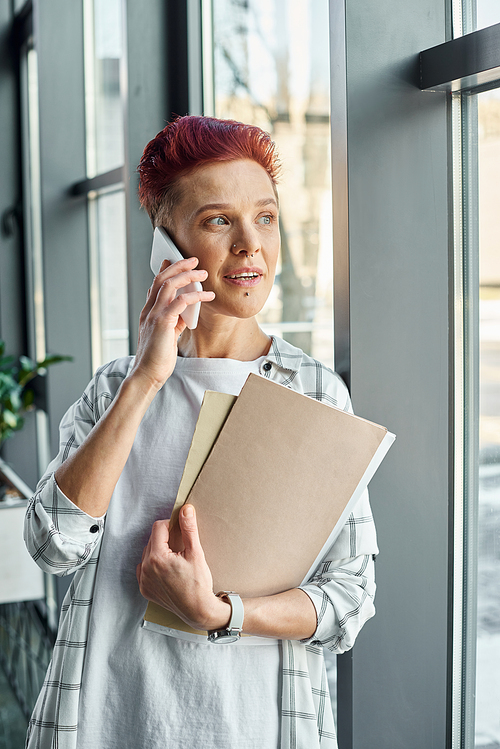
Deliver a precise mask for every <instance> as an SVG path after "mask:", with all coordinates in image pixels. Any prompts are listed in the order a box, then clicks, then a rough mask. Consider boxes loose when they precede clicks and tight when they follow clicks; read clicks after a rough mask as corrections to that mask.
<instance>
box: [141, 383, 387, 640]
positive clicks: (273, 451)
mask: <svg viewBox="0 0 500 749" xmlns="http://www.w3.org/2000/svg"><path fill="white" fill-rule="evenodd" d="M394 439H395V436H394V435H393V434H391V433H390V432H388V431H387V429H385V427H382V426H379V425H378V424H374V423H372V422H370V421H366V420H365V419H362V418H360V417H358V416H353V415H352V414H349V413H346V412H345V411H342V410H340V409H338V408H334V407H331V406H328V405H326V404H324V403H320V402H319V401H316V400H314V399H312V398H309V397H307V396H305V395H302V394H300V393H296V392H295V391H293V390H291V389H289V388H286V387H283V386H282V385H278V384H276V383H274V382H272V381H270V380H267V379H265V378H263V377H260V376H259V375H255V374H250V375H249V377H248V379H247V381H246V383H245V385H244V386H243V388H242V390H241V393H240V395H239V396H238V397H236V396H231V395H227V394H224V393H214V392H209V391H207V392H206V394H205V398H204V401H203V404H202V407H201V410H200V415H199V418H198V422H197V425H196V430H195V433H194V437H193V441H192V444H191V449H190V452H189V455H188V459H187V461H186V466H185V469H184V474H183V477H182V480H181V483H180V486H179V493H178V496H177V501H176V503H175V506H174V510H173V513H172V518H171V528H174V527H175V526H176V524H177V522H178V512H179V509H180V507H181V506H182V504H184V502H185V501H186V500H187V499H188V500H189V502H190V503H192V504H193V505H194V506H195V508H196V514H197V519H198V526H199V532H200V540H201V544H202V546H203V549H204V551H205V556H206V559H207V562H208V565H209V567H210V570H211V572H212V575H213V579H214V592H217V591H219V590H235V591H237V592H238V593H239V594H240V595H241V596H242V597H253V596H266V595H272V594H274V593H279V592H282V591H285V590H289V589H290V588H294V587H297V586H298V585H301V584H302V583H303V582H304V581H305V580H307V578H308V577H309V576H310V575H311V574H312V572H313V571H314V569H315V568H316V567H317V565H318V564H319V562H320V561H321V558H322V557H323V555H324V554H325V553H326V551H327V550H328V549H329V548H330V546H331V545H332V544H333V542H334V541H335V539H336V537H337V536H338V534H339V533H340V531H341V529H342V527H343V525H344V523H345V521H346V520H347V517H348V515H349V513H350V512H351V510H352V507H353V506H354V504H355V502H356V501H357V500H358V499H359V497H360V496H361V494H362V492H363V491H364V490H365V489H366V487H367V485H368V482H369V481H370V479H371V478H372V476H373V474H374V473H375V471H376V470H377V468H378V466H379V465H380V463H381V461H382V459H383V458H384V456H385V454H386V453H387V451H388V449H389V447H390V446H391V444H392V443H393V441H394ZM144 626H145V627H146V628H148V629H153V630H155V631H159V632H162V633H163V634H168V635H173V636H177V637H181V638H185V639H200V640H201V639H204V640H205V641H206V633H202V632H197V631H196V630H193V629H191V628H190V627H189V626H188V625H186V624H185V623H184V622H182V621H181V620H180V619H178V618H177V617H176V616H175V615H173V614H171V613H170V612H168V611H166V610H165V609H163V608H162V607H161V606H158V605H156V604H153V603H149V604H148V607H147V610H146V614H145V617H144ZM249 639H250V638H249ZM251 639H257V638H251Z"/></svg>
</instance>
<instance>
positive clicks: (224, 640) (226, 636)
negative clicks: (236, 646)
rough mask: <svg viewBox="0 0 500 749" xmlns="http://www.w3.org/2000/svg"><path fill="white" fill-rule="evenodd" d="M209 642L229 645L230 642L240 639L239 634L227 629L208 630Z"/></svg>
mask: <svg viewBox="0 0 500 749" xmlns="http://www.w3.org/2000/svg"><path fill="white" fill-rule="evenodd" d="M208 639H209V640H210V642H217V643H219V644H220V645H229V644H230V643H231V642H236V641H237V640H239V639H240V637H239V635H233V634H231V632H229V631H228V630H224V629H223V630H219V631H217V632H210V634H209V635H208Z"/></svg>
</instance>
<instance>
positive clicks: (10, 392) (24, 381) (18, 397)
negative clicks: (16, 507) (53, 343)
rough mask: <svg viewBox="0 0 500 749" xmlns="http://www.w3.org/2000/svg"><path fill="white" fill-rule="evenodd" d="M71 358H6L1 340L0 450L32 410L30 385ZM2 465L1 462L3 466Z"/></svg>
mask: <svg viewBox="0 0 500 749" xmlns="http://www.w3.org/2000/svg"><path fill="white" fill-rule="evenodd" d="M71 360H72V357H71V356H60V355H58V354H54V355H49V356H46V357H45V359H44V360H43V361H39V362H36V361H33V359H30V358H29V357H28V356H20V357H19V360H18V361H17V360H16V357H14V356H6V355H5V343H4V341H2V340H0V448H1V446H2V445H3V443H4V442H5V440H6V439H8V438H9V437H10V436H11V435H12V434H13V433H14V432H17V431H19V430H20V429H22V427H23V425H24V414H25V413H26V412H27V411H30V410H31V409H32V408H34V405H35V392H34V390H33V388H32V387H28V385H29V383H30V382H31V381H32V380H33V379H34V378H35V377H36V376H37V375H39V374H43V373H44V372H45V370H46V369H47V367H50V366H51V365H52V364H58V363H59V362H62V361H71ZM2 464H3V462H2ZM4 493H5V484H3V489H2V480H1V476H0V499H2V497H3V494H4Z"/></svg>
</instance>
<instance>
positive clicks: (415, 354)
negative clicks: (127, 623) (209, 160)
mask: <svg viewBox="0 0 500 749" xmlns="http://www.w3.org/2000/svg"><path fill="white" fill-rule="evenodd" d="M402 19H403V21H402ZM445 33H446V18H445V8H444V3H443V2H442V0H425V2H420V3H412V2H409V1H408V0H404V2H402V0H382V2H379V3H376V4H367V3H363V4H359V3H348V4H347V100H348V159H349V223H350V272H351V276H350V290H351V384H352V396H353V402H354V406H355V409H356V411H357V412H358V413H360V414H361V415H363V416H365V417H367V418H370V419H373V420H375V421H379V422H381V423H383V424H386V425H387V426H388V427H389V428H390V429H391V430H392V431H394V432H396V434H397V441H396V443H395V445H394V447H393V448H392V449H391V452H390V454H389V456H388V458H387V460H386V462H385V464H384V465H383V467H382V469H381V470H380V472H379V474H378V475H377V476H376V478H375V480H374V481H373V482H372V486H371V496H372V504H373V509H374V514H375V517H376V521H377V526H378V532H379V543H380V549H381V554H380V557H379V558H378V561H377V565H376V566H377V580H378V593H377V602H376V603H377V612H378V613H377V616H376V618H375V619H374V620H373V621H372V622H370V623H369V624H368V625H367V626H366V629H365V631H363V632H362V634H361V636H360V638H359V641H358V643H357V645H356V648H355V650H354V655H353V669H354V670H353V746H354V747H355V749H373V747H383V748H384V749H396V748H397V749H402V748H403V747H404V749H422V748H423V747H425V749H434V748H436V749H437V748H438V747H439V749H442V748H443V747H445V746H446V731H447V726H446V709H447V647H448V602H447V595H448V494H449V490H448V471H449V431H448V430H449V423H450V414H449V406H448V397H449V396H448V383H449V376H450V372H449V364H448V288H449V276H448V273H449V267H448V253H449V239H448V220H449V219H448V171H447V169H448V122H447V102H446V99H445V97H444V96H443V95H442V94H437V95H436V94H423V93H421V92H420V91H419V90H418V89H417V88H416V86H415V84H416V82H417V55H418V53H419V51H420V50H421V49H425V48H426V47H429V46H431V45H433V44H437V43H439V42H442V41H444V40H445Z"/></svg>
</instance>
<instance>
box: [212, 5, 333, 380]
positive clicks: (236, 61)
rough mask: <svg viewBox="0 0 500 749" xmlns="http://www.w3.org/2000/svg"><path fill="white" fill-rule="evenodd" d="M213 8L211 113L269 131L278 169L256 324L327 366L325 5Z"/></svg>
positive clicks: (329, 225) (329, 215)
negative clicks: (274, 240)
mask: <svg viewBox="0 0 500 749" xmlns="http://www.w3.org/2000/svg"><path fill="white" fill-rule="evenodd" d="M212 9H213V86H212V85H210V86H209V88H210V89H212V88H213V92H214V108H213V111H214V114H215V116H216V117H222V118H229V119H235V120H239V121H242V122H248V123H253V124H256V125H258V126H259V127H262V128H263V129H264V130H266V131H268V132H270V133H271V134H272V137H273V139H274V140H275V141H276V143H277V145H278V149H279V152H280V155H281V158H282V161H283V167H284V168H283V174H282V179H281V184H280V187H279V192H280V201H281V218H280V221H281V227H280V228H281V242H282V245H281V263H280V267H279V268H278V273H277V278H276V283H275V286H274V289H273V291H272V293H271V297H270V299H269V301H268V303H267V305H266V307H265V309H264V310H263V312H262V313H261V316H260V317H261V324H262V327H263V328H264V330H266V331H268V332H274V333H276V334H277V335H280V336H282V337H284V338H285V339H287V340H288V341H290V342H291V343H292V344H294V345H296V346H299V347H300V348H302V349H303V350H304V351H306V353H309V354H311V355H313V356H315V357H316V358H318V359H321V360H323V361H324V362H325V363H327V364H329V365H330V366H331V365H332V362H333V339H332V329H333V323H332V315H333V312H332V284H333V258H332V193H331V160H330V72H329V36H328V28H329V10H328V2H327V0H315V2H306V3H301V4H296V3H286V2H282V1H281V0H272V2H268V1H266V0H249V2H244V3H242V2H239V0H213V2H212ZM210 83H211V84H212V82H211V81H210ZM207 113H209V112H207Z"/></svg>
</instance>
